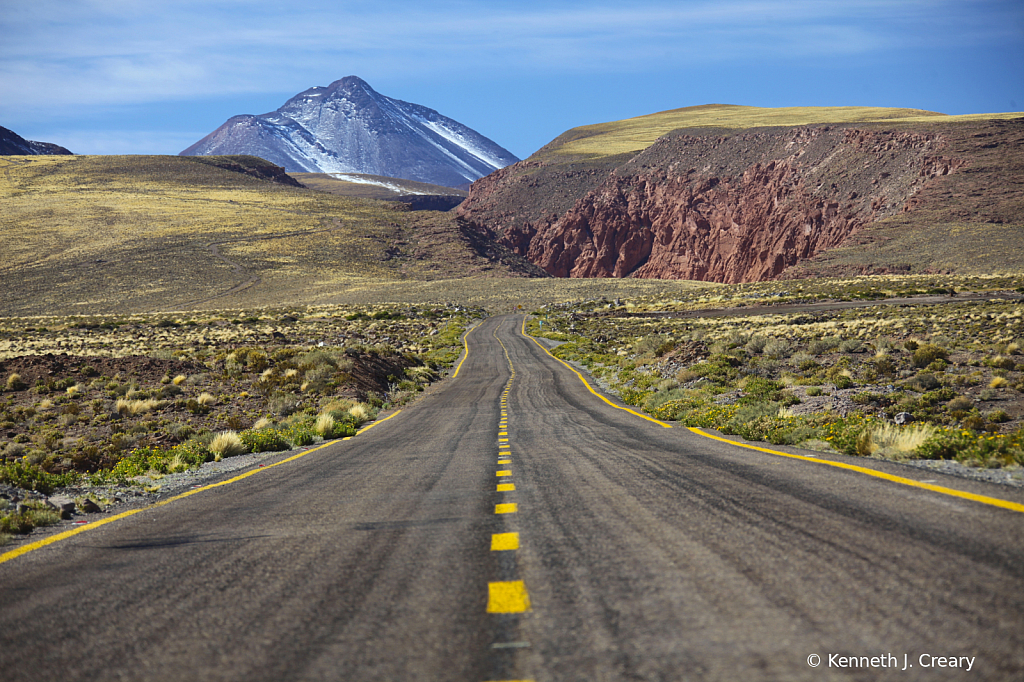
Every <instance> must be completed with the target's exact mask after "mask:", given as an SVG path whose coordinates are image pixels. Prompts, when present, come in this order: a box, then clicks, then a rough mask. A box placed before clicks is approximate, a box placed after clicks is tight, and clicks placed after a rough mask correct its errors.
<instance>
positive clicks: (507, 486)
mask: <svg viewBox="0 0 1024 682" xmlns="http://www.w3.org/2000/svg"><path fill="white" fill-rule="evenodd" d="M515 489H516V484H515V483H499V484H498V490H497V492H499V493H511V492H515Z"/></svg>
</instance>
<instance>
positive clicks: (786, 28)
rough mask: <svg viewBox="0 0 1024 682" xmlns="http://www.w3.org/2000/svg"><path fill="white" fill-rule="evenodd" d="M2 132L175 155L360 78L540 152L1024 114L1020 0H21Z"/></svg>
mask: <svg viewBox="0 0 1024 682" xmlns="http://www.w3.org/2000/svg"><path fill="white" fill-rule="evenodd" d="M0 36H3V38H2V40H0V125H2V126H4V127H7V128H10V129H12V130H14V131H15V132H17V133H19V134H20V135H22V136H23V137H26V138H28V139H33V140H41V141H46V142H56V143H58V144H62V145H64V146H66V147H68V148H69V149H71V150H72V151H74V152H77V153H83V154H115V153H116V154H176V153H178V152H179V151H181V150H182V149H184V148H185V147H187V146H189V145H190V144H192V143H193V142H196V141H197V140H199V139H200V138H201V137H203V136H204V135H206V134H208V133H209V132H211V131H212V130H213V129H215V128H216V127H217V126H219V125H220V124H221V123H223V122H224V121H225V120H226V119H227V118H228V117H230V116H232V115H235V114H243V113H249V114H260V113H265V112H267V111H271V110H273V109H276V108H277V107H279V106H280V105H281V104H283V103H284V101H285V100H286V99H287V98H289V97H290V96H292V95H294V94H296V93H298V92H300V91H302V90H305V89H306V88H309V87H312V86H314V85H327V84H329V83H330V82H332V81H334V80H337V79H339V78H342V77H344V76H348V75H357V76H360V77H362V78H363V79H365V80H366V81H367V82H369V83H370V85H371V86H373V87H374V89H376V90H377V91H378V92H381V93H382V94H385V95H388V96H390V97H395V98H398V99H403V100H406V101H410V102H415V103H417V104H422V105H424V106H428V107H431V108H433V109H437V110H438V111H439V112H441V113H442V114H444V115H446V116H449V117H451V118H454V119H456V120H458V121H460V122H462V123H464V124H466V125H468V126H470V127H471V128H474V129H476V130H477V131H479V132H480V133H482V134H484V135H486V136H488V137H490V138H491V139H493V140H494V141H495V142H497V143H498V144H501V145H503V146H504V147H506V148H508V149H509V150H510V151H512V153H514V154H516V155H518V156H520V157H524V158H525V157H526V156H528V155H529V154H531V153H532V152H534V151H536V150H537V149H538V148H539V147H541V146H542V145H544V144H545V143H547V142H548V141H550V140H551V139H552V138H554V137H555V136H557V135H558V134H560V133H562V132H563V131H565V130H567V129H569V128H572V127H574V126H578V125H585V124H589V123H598V122H601V121H609V120H617V119H621V118H627V117H630V116H639V115H643V114H648V113H653V112H655V111H663V110H665V109H674V108H678V107H684V106H691V105H697V104H708V103H728V104H746V105H754V106H765V107H775V106H838V105H864V106H893V107H911V108H918V109H929V110H932V111H941V112H943V113H947V114H962V113H975V112H1002V111H1021V110H1024V2H1021V0H1008V1H1004V0H955V1H954V0H834V1H833V0H828V1H825V0H789V1H786V2H774V1H771V0H768V1H759V0H713V1H704V0H695V1H689V0H676V1H674V2H668V1H663V0H638V1H635V2H634V1H630V2H622V1H621V0H620V1H618V2H605V1H604V0H590V1H589V2H563V1H560V0H537V1H534V0H519V1H518V2H500V1H498V0H489V1H477V0H462V1H449V0H442V1H440V2H422V1H418V2H405V1H402V0H399V1H391V0H378V1H377V2H366V1H365V0H363V1H360V2H347V1H344V0H342V1H335V2H324V1H321V0H300V1H299V2H280V1H277V0H274V1H265V0H198V1H192V0H182V1H176V0H165V1H163V2H153V1H152V0H142V1H138V0H32V1H31V2H14V1H13V0H3V7H2V10H0Z"/></svg>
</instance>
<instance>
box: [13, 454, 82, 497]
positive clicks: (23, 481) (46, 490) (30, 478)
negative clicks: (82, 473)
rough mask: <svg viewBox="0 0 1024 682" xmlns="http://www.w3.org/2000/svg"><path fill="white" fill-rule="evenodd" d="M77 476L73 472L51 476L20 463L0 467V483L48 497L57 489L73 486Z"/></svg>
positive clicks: (37, 468)
mask: <svg viewBox="0 0 1024 682" xmlns="http://www.w3.org/2000/svg"><path fill="white" fill-rule="evenodd" d="M78 480H79V475H78V474H77V473H75V472H73V471H69V472H67V473H63V474H51V473H48V472H46V471H43V470H42V469H40V468H39V467H35V466H32V465H30V464H23V463H21V462H12V463H11V464H4V465H0V483H6V484H7V485H12V486H14V487H16V488H22V489H23V490H35V491H36V492H40V493H43V494H44V495H49V494H50V493H52V492H53V491H54V490H56V489H57V488H65V487H67V486H69V485H74V484H75V483H77V482H78Z"/></svg>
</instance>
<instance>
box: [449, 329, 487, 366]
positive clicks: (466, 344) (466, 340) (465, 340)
mask: <svg viewBox="0 0 1024 682" xmlns="http://www.w3.org/2000/svg"><path fill="white" fill-rule="evenodd" d="M479 326H480V325H479V324H478V325H477V326H476V327H473V328H472V329H470V330H469V331H468V332H466V335H465V336H463V337H462V345H463V347H465V349H466V353H465V355H463V356H462V359H461V360H459V366H458V367H456V368H455V371H454V372H452V379H454V378H455V377H457V376H459V370H460V369H462V363H463V362H465V361H466V358H468V357H469V335H470V334H472V333H473V332H475V331H476V330H477V328H478V327H479Z"/></svg>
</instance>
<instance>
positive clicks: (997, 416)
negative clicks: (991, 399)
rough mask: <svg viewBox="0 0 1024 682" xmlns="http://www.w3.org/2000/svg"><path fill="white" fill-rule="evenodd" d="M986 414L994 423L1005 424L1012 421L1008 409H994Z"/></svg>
mask: <svg viewBox="0 0 1024 682" xmlns="http://www.w3.org/2000/svg"><path fill="white" fill-rule="evenodd" d="M985 416H986V418H987V419H988V420H989V421H990V422H992V423H993V424H1003V423H1005V422H1008V421H1010V415H1008V414H1007V413H1006V410H993V411H992V412H989V413H988V414H987V415H985Z"/></svg>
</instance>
